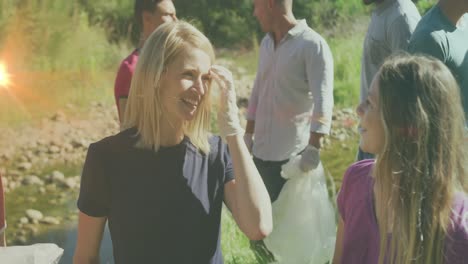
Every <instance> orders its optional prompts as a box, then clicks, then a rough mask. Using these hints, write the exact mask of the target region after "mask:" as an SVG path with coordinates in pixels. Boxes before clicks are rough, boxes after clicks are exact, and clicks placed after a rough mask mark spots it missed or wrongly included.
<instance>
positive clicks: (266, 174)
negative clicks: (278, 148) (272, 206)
mask: <svg viewBox="0 0 468 264" xmlns="http://www.w3.org/2000/svg"><path fill="white" fill-rule="evenodd" d="M253 161H254V163H255V166H256V167H257V170H258V172H259V173H260V176H261V177H262V179H263V183H264V184H265V187H266V189H267V191H268V194H269V195H270V199H271V202H272V203H273V202H274V201H276V199H278V196H279V194H280V192H281V189H282V188H283V185H284V184H285V183H286V180H285V179H284V178H283V177H281V166H283V164H285V163H286V162H288V160H283V161H266V160H261V159H259V158H256V157H253Z"/></svg>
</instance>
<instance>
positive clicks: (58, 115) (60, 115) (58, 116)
mask: <svg viewBox="0 0 468 264" xmlns="http://www.w3.org/2000/svg"><path fill="white" fill-rule="evenodd" d="M66 119H67V116H66V115H65V114H64V113H63V112H60V111H59V112H57V113H55V114H54V115H53V116H52V117H51V118H50V120H52V121H65V120H66Z"/></svg>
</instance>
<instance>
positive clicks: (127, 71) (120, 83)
mask: <svg viewBox="0 0 468 264" xmlns="http://www.w3.org/2000/svg"><path fill="white" fill-rule="evenodd" d="M138 55H139V54H138V49H135V50H134V51H133V52H132V53H131V54H130V55H128V57H127V58H125V59H124V60H123V61H122V63H121V64H120V67H119V71H118V72H117V76H116V78H115V84H114V96H115V103H116V105H117V111H119V99H120V98H127V97H128V94H129V92H130V84H131V83H132V76H133V72H134V71H135V67H136V64H137V62H138ZM119 119H121V117H120V111H119Z"/></svg>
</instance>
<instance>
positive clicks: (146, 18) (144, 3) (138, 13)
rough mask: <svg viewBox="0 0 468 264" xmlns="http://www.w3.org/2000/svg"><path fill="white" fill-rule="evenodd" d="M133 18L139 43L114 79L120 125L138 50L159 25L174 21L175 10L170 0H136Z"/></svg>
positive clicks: (175, 18) (121, 65) (123, 62)
mask: <svg viewBox="0 0 468 264" xmlns="http://www.w3.org/2000/svg"><path fill="white" fill-rule="evenodd" d="M134 16H135V23H136V28H137V30H140V31H141V32H140V41H139V43H138V46H137V48H136V49H135V50H134V51H133V52H132V53H131V54H130V55H129V56H128V57H127V58H125V59H124V60H123V61H122V63H121V64H120V67H119V70H118V72H117V76H116V78H115V85H114V96H115V103H116V105H117V111H118V114H119V120H120V123H122V118H123V116H124V113H125V107H126V105H127V98H128V94H129V91H130V83H131V81H132V76H133V72H134V71H135V67H136V64H137V62H138V56H139V53H140V49H141V48H142V47H143V44H144V43H145V40H146V39H147V38H148V36H149V35H150V34H151V33H152V32H153V31H154V30H155V29H156V28H158V27H159V26H160V25H162V24H163V23H166V22H171V21H176V20H177V17H176V10H175V7H174V3H173V2H172V1H171V0H136V1H135V8H134Z"/></svg>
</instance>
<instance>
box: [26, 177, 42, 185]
mask: <svg viewBox="0 0 468 264" xmlns="http://www.w3.org/2000/svg"><path fill="white" fill-rule="evenodd" d="M22 184H23V185H40V186H42V185H44V181H42V180H41V179H40V178H39V177H37V176H36V175H29V176H26V177H25V178H24V179H23V181H22Z"/></svg>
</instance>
